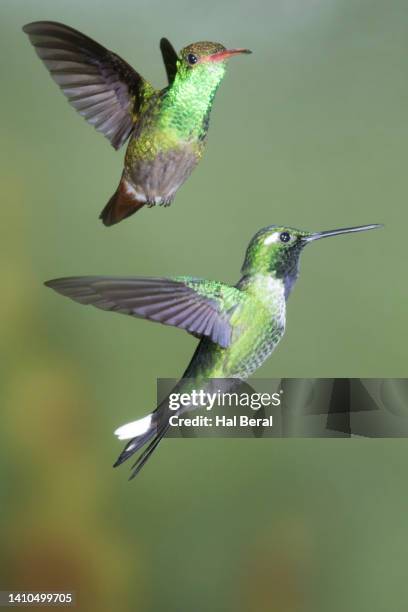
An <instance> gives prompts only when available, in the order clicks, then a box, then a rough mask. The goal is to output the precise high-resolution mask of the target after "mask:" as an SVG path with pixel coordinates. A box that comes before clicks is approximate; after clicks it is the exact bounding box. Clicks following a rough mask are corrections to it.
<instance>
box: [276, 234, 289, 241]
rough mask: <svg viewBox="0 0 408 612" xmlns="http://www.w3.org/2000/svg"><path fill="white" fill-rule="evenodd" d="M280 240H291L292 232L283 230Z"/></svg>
mask: <svg viewBox="0 0 408 612" xmlns="http://www.w3.org/2000/svg"><path fill="white" fill-rule="evenodd" d="M279 240H280V241H281V242H289V240H290V234H289V232H282V233H281V234H280V236H279Z"/></svg>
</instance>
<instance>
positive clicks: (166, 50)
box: [160, 38, 179, 85]
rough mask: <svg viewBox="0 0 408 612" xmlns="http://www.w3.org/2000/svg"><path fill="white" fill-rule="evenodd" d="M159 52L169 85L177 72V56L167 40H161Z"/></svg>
mask: <svg viewBox="0 0 408 612" xmlns="http://www.w3.org/2000/svg"><path fill="white" fill-rule="evenodd" d="M160 51H161V54H162V57H163V62H164V66H165V68H166V74H167V79H168V81H169V85H171V84H172V83H173V81H174V78H175V76H176V72H177V61H178V59H179V58H178V55H177V53H176V51H175V49H174V47H173V45H172V44H171V42H170V41H169V40H168V39H167V38H162V39H161V41H160Z"/></svg>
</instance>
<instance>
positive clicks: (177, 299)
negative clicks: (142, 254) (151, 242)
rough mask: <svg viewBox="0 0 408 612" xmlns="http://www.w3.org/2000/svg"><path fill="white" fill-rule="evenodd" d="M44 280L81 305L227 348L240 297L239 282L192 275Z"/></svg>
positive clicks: (52, 287) (84, 277)
mask: <svg viewBox="0 0 408 612" xmlns="http://www.w3.org/2000/svg"><path fill="white" fill-rule="evenodd" d="M45 284H46V286H47V287H50V288H51V289H54V290H55V291H57V292H58V293H61V294H62V295H65V296H67V297H69V298H71V299H73V300H75V301H76V302H80V303H81V304H86V305H87V304H91V305H92V306H96V308H101V309H102V310H112V311H114V312H120V313H122V314H127V315H131V316H133V317H139V318H142V319H150V320H151V321H158V322H159V323H163V324H165V325H172V326H174V327H179V328H181V329H185V330H187V331H188V332H190V333H192V334H194V335H197V336H208V337H209V338H211V340H212V341H213V342H215V343H217V344H219V345H220V346H222V347H224V348H225V347H227V346H229V344H230V342H231V325H230V321H229V315H230V313H231V312H232V311H233V310H234V307H235V306H236V305H237V304H238V303H239V301H240V297H241V291H240V290H239V289H237V288H235V287H230V286H229V285H224V284H223V283H218V282H214V281H206V280H203V279H193V278H191V277H175V278H152V277H137V278H134V277H133V278H118V277H116V278H115V277H108V276H81V277H72V278H60V279H55V280H51V281H48V282H46V283H45Z"/></svg>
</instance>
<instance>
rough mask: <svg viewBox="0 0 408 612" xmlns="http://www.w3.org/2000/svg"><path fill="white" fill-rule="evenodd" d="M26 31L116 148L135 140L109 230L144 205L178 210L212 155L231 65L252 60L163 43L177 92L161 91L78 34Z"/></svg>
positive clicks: (52, 26) (106, 215) (42, 27)
mask: <svg viewBox="0 0 408 612" xmlns="http://www.w3.org/2000/svg"><path fill="white" fill-rule="evenodd" d="M23 30H24V32H25V33H26V34H28V36H29V38H30V41H31V43H32V44H33V45H34V47H35V50H36V52H37V54H38V56H39V57H40V58H41V59H42V61H43V62H44V64H45V66H46V67H47V68H48V70H49V71H50V74H51V76H52V78H53V79H54V81H55V82H56V83H57V84H58V85H59V87H60V88H61V89H62V91H63V93H64V94H65V95H66V97H67V98H68V100H69V102H70V104H71V105H72V106H73V107H74V108H75V109H76V110H77V111H78V112H79V113H80V114H81V115H82V116H83V117H84V118H85V119H86V120H87V121H88V122H89V123H91V124H92V125H94V127H95V128H96V129H97V130H99V131H100V132H102V133H103V134H104V135H105V136H106V137H107V138H108V139H109V140H110V142H111V144H112V146H113V147H114V148H115V149H119V148H120V147H121V146H122V145H123V144H124V143H125V142H126V140H128V138H129V144H128V147H127V151H126V156H125V163H124V170H123V174H122V178H121V180H120V183H119V186H118V188H117V190H116V192H115V193H114V194H113V196H112V197H111V199H110V200H109V202H108V203H107V205H106V206H105V208H104V209H103V211H102V213H101V215H100V218H101V219H102V221H103V223H104V224H105V225H107V226H109V225H113V224H115V223H118V222H119V221H122V219H126V217H129V216H130V215H133V213H135V212H136V211H137V210H139V209H140V208H142V206H144V205H147V206H154V205H156V204H161V205H164V206H168V205H169V204H171V202H172V200H173V199H174V197H175V194H176V192H177V190H178V189H179V187H181V185H182V184H183V183H184V181H185V180H186V179H187V178H188V176H189V175H190V173H191V172H192V170H193V169H194V167H195V166H196V165H197V163H198V162H199V161H200V159H201V156H202V154H203V152H204V149H205V145H206V141H207V131H208V124H209V117H210V112H211V108H212V105H213V100H214V96H215V93H216V91H217V88H218V86H219V85H220V83H221V81H222V79H223V77H224V74H225V70H226V62H227V60H228V58H230V57H232V56H233V55H238V54H240V53H251V51H249V49H226V48H225V47H224V46H223V45H221V44H220V43H212V42H197V43H193V44H191V45H188V46H187V47H184V49H182V50H181V52H180V55H179V56H178V55H177V53H176V51H175V50H174V48H173V46H172V45H171V43H170V42H169V41H168V40H167V39H166V38H162V39H161V41H160V49H161V52H162V56H163V61H164V64H165V68H166V72H167V77H168V82H169V85H168V86H167V87H165V88H164V89H162V90H158V89H155V88H154V87H153V86H152V85H151V84H150V83H149V82H148V81H146V80H145V79H144V78H143V77H142V76H141V75H140V74H139V73H138V72H136V71H135V70H133V68H132V67H131V66H129V64H128V63H127V62H125V61H124V60H123V59H122V58H120V57H119V56H118V55H116V53H113V52H112V51H109V50H108V49H105V47H103V46H102V45H100V44H99V43H97V42H95V41H94V40H92V39H91V38H88V36H85V35H84V34H81V32H78V31H77V30H74V29H73V28H70V27H68V26H66V25H63V24H61V23H55V22H51V21H37V22H34V23H29V24H28V25H26V26H24V28H23Z"/></svg>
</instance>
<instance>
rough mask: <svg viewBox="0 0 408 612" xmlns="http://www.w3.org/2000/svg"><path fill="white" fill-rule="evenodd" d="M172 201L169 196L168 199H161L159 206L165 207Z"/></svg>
mask: <svg viewBox="0 0 408 612" xmlns="http://www.w3.org/2000/svg"><path fill="white" fill-rule="evenodd" d="M172 201H173V198H169V199H168V200H163V202H160V206H164V207H165V208H167V207H168V206H170V204H171V203H172Z"/></svg>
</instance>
